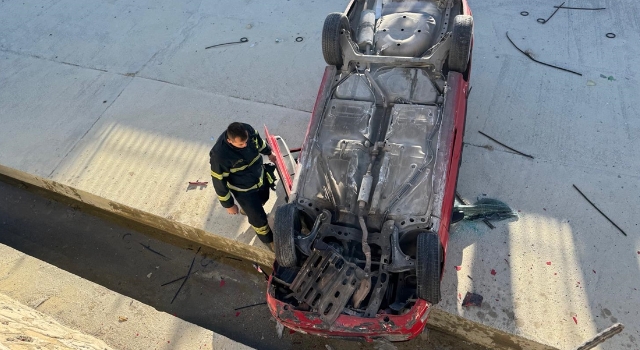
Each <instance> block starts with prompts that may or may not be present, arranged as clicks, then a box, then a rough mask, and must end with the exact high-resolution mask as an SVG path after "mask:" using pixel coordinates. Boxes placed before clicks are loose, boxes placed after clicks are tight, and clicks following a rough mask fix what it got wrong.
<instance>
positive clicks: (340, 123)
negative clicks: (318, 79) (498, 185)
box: [268, 0, 473, 340]
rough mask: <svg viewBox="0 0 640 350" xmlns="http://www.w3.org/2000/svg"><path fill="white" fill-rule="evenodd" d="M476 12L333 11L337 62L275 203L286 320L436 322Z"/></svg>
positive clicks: (450, 5)
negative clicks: (283, 197) (433, 307)
mask: <svg viewBox="0 0 640 350" xmlns="http://www.w3.org/2000/svg"><path fill="white" fill-rule="evenodd" d="M450 18H452V20H449V19H450ZM472 24H473V22H472V18H471V16H470V11H469V10H468V7H467V5H466V2H465V1H461V0H449V1H402V2H395V1H383V0H379V1H355V2H352V4H351V6H350V7H349V9H348V10H347V11H346V14H343V13H332V14H330V15H329V16H328V17H327V19H326V20H325V27H324V29H323V53H324V56H325V60H326V61H327V63H328V64H329V67H327V69H326V70H325V74H324V77H323V83H322V85H321V88H320V91H319V94H318V99H317V101H316V105H315V107H314V112H313V113H312V118H311V121H310V124H309V129H308V130H307V135H306V137H305V140H304V143H303V146H302V152H301V154H300V157H299V159H298V162H297V165H296V169H295V176H294V179H293V183H292V184H291V186H290V189H289V192H288V197H289V202H288V203H287V204H285V205H282V206H280V207H279V208H278V209H277V211H276V214H275V224H274V225H275V226H274V239H275V243H276V247H275V250H276V263H275V265H274V267H275V269H274V273H273V274H272V278H271V280H270V284H269V290H268V298H272V299H274V300H276V301H277V303H275V302H273V303H270V307H271V309H272V313H274V315H276V316H277V317H278V318H279V320H280V321H281V322H283V323H285V325H287V326H288V327H290V328H294V329H297V330H299V331H307V332H312V330H313V329H315V330H326V331H328V333H325V334H326V335H338V334H343V333H344V334H352V333H353V332H355V333H356V336H357V333H358V332H357V331H356V330H357V328H358V326H354V327H351V328H349V329H350V330H349V329H344V330H343V331H338V330H339V329H342V328H344V327H346V326H345V324H346V323H345V322H346V320H348V317H351V319H350V320H351V321H354V323H352V325H356V324H366V323H367V322H366V320H369V321H370V322H369V324H370V325H369V326H368V327H369V328H368V329H364V330H363V332H364V333H367V332H369V333H371V331H372V330H374V332H373V333H375V334H378V333H380V334H382V335H386V336H387V337H388V338H389V337H391V338H393V340H402V339H406V338H407V337H411V336H415V330H413V331H408V329H409V328H411V327H406V325H402V327H405V328H406V329H407V330H405V331H404V332H403V331H402V329H396V330H394V329H395V328H394V327H396V326H399V325H397V324H395V323H394V319H396V320H400V319H399V317H404V316H411V317H412V318H411V319H412V320H413V321H408V319H406V320H405V319H403V320H404V321H403V322H412V325H413V324H415V323H416V322H418V320H421V325H422V326H424V323H425V322H426V317H427V315H428V309H429V305H430V304H436V303H438V302H439V301H440V279H441V274H442V268H443V264H444V255H445V252H446V243H447V240H448V228H449V222H450V215H451V207H452V205H453V192H455V182H456V181H457V171H458V167H459V161H460V156H461V140H462V136H463V135H462V134H463V132H464V118H465V115H466V98H467V95H468V75H469V70H470V68H469V67H470V55H471V41H472ZM351 28H354V29H355V30H351ZM280 168H281V167H280V166H279V169H280ZM425 301H426V302H425ZM285 307H286V310H285ZM294 311H295V312H297V313H298V316H295V317H294V316H293V314H290V313H291V312H294ZM283 312H284V313H286V315H285V314H283ZM303 314H304V316H301V315H303ZM300 317H304V318H308V317H311V319H312V320H310V319H308V320H307V321H305V322H306V323H307V324H306V325H305V322H302V321H300ZM296 320H297V321H296ZM358 322H359V323H358ZM374 323H376V324H378V326H379V327H380V328H379V332H378V331H376V329H378V328H377V327H374V326H371V324H374ZM418 323H420V322H418ZM341 327H342V328H341ZM347 328H348V327H347ZM365 328H366V327H365ZM350 332H351V333H350ZM316 333H319V334H323V332H320V331H318V332H316ZM344 334H343V335H344ZM394 334H395V335H394ZM403 334H404V335H403ZM352 335H353V334H352ZM394 337H395V338H394Z"/></svg>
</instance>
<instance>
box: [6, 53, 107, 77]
mask: <svg viewBox="0 0 640 350" xmlns="http://www.w3.org/2000/svg"><path fill="white" fill-rule="evenodd" d="M0 52H6V53H11V54H14V55H18V56H22V57H30V58H35V59H39V60H43V61H49V62H53V63H59V64H64V65H67V66H72V67H78V68H84V69H89V70H95V71H98V72H103V73H109V71H107V70H104V69H100V68H94V67H87V66H81V65H79V64H75V63H70V62H64V61H56V60H54V59H52V58H47V57H43V56H40V55H34V54H30V53H24V52H20V51H14V50H7V49H0Z"/></svg>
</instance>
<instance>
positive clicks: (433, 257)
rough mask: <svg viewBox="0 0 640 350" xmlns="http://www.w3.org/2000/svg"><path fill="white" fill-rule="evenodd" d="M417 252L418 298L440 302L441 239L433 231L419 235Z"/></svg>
mask: <svg viewBox="0 0 640 350" xmlns="http://www.w3.org/2000/svg"><path fill="white" fill-rule="evenodd" d="M417 248H418V249H417V252H416V275H417V283H418V298H420V299H424V300H426V301H428V302H430V303H432V304H437V303H438V302H440V263H441V260H442V259H441V251H442V250H441V249H440V239H439V238H438V235H437V234H436V233H433V232H421V233H420V234H419V235H418V247H417Z"/></svg>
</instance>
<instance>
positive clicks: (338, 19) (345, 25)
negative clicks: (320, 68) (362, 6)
mask: <svg viewBox="0 0 640 350" xmlns="http://www.w3.org/2000/svg"><path fill="white" fill-rule="evenodd" d="M345 31H346V32H347V33H348V32H350V31H351V26H350V25H349V18H347V16H345V15H344V14H343V13H341V12H333V13H330V14H329V15H328V16H327V18H325V20H324V27H322V55H323V56H324V60H325V62H327V64H328V65H332V66H336V67H340V66H342V47H341V46H340V35H342V33H343V32H345Z"/></svg>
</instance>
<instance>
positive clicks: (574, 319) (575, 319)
mask: <svg viewBox="0 0 640 350" xmlns="http://www.w3.org/2000/svg"><path fill="white" fill-rule="evenodd" d="M573 322H575V323H576V324H578V318H577V317H575V316H573Z"/></svg>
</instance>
